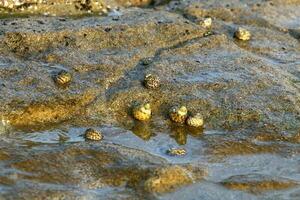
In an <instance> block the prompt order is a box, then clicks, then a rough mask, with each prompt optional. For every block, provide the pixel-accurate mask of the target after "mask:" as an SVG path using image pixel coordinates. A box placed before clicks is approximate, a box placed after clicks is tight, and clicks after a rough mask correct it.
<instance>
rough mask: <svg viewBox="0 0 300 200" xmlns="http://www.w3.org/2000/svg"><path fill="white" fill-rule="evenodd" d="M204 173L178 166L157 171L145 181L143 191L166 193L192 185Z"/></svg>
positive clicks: (202, 176)
mask: <svg viewBox="0 0 300 200" xmlns="http://www.w3.org/2000/svg"><path fill="white" fill-rule="evenodd" d="M205 176H206V172H205V170H204V171H201V170H199V171H198V170H197V171H193V169H192V168H190V167H181V166H178V165H174V166H170V167H166V168H161V169H157V170H156V171H155V172H154V174H153V175H152V176H150V178H149V179H147V180H146V181H145V184H144V185H145V190H146V191H148V192H152V193H166V192H171V191H174V190H176V189H178V188H180V187H183V186H186V185H189V184H192V183H193V182H194V181H195V180H201V179H203V178H204V177H205Z"/></svg>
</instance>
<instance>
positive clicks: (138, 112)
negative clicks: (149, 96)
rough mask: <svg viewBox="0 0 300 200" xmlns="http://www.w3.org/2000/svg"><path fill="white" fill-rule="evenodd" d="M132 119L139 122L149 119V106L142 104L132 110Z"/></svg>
mask: <svg viewBox="0 0 300 200" xmlns="http://www.w3.org/2000/svg"><path fill="white" fill-rule="evenodd" d="M133 117H134V118H135V119H137V120H139V121H146V120H149V119H150V118H151V107H150V104H149V103H147V104H142V105H140V106H137V107H135V108H134V109H133Z"/></svg>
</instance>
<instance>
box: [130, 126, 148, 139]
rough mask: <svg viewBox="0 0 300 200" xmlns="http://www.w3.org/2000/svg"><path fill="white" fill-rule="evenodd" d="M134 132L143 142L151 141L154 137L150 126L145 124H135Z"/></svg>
mask: <svg viewBox="0 0 300 200" xmlns="http://www.w3.org/2000/svg"><path fill="white" fill-rule="evenodd" d="M132 132H133V133H134V134H135V135H136V136H138V137H140V138H142V139H143V140H149V139H150V138H151V136H152V132H151V129H150V127H149V125H148V124H147V123H143V122H135V124H134V126H133V128H132Z"/></svg>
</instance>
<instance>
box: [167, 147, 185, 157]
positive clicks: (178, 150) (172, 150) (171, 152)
mask: <svg viewBox="0 0 300 200" xmlns="http://www.w3.org/2000/svg"><path fill="white" fill-rule="evenodd" d="M167 154H168V155H170V156H184V155H185V154H186V150H185V149H183V148H170V149H168V150H167Z"/></svg>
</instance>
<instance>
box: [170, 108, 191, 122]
mask: <svg viewBox="0 0 300 200" xmlns="http://www.w3.org/2000/svg"><path fill="white" fill-rule="evenodd" d="M186 118H187V108H186V107H185V106H181V107H173V108H172V109H171V111H170V119H171V120H172V121H173V122H176V123H184V122H185V120H186Z"/></svg>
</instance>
